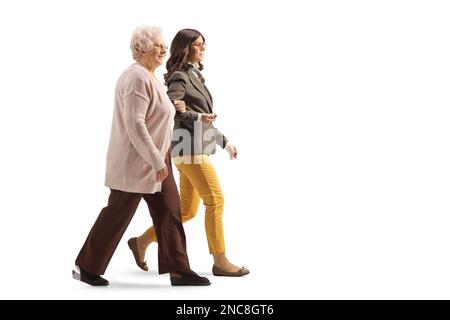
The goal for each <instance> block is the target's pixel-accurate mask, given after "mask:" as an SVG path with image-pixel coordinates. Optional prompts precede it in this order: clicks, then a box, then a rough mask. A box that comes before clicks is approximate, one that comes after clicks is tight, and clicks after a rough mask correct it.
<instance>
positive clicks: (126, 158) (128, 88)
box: [105, 63, 175, 193]
mask: <svg viewBox="0 0 450 320" xmlns="http://www.w3.org/2000/svg"><path fill="white" fill-rule="evenodd" d="M174 115H175V108H174V107H173V104H172V102H171V101H170V99H169V97H168V96H167V94H166V90H165V89H164V87H163V86H162V85H161V83H160V82H159V81H158V80H157V79H156V78H154V76H152V75H151V74H150V72H149V71H148V70H147V69H145V68H144V67H143V66H142V65H140V64H138V63H134V64H132V65H131V66H129V67H128V68H127V69H126V70H125V71H124V72H123V73H122V75H121V76H120V78H119V80H118V81H117V85H116V92H115V105H114V114H113V121H112V127H111V137H110V141H109V148H108V154H107V161H106V178H105V185H106V186H107V187H109V188H111V189H116V190H121V191H126V192H135V193H155V192H159V191H161V182H156V172H157V171H158V170H161V169H162V168H164V167H165V159H166V155H167V152H168V150H169V147H170V141H171V138H172V130H173V125H174V120H173V119H174Z"/></svg>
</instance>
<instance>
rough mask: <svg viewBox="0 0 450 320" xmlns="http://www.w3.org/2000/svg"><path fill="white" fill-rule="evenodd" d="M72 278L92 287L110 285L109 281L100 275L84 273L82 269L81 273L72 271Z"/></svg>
mask: <svg viewBox="0 0 450 320" xmlns="http://www.w3.org/2000/svg"><path fill="white" fill-rule="evenodd" d="M72 278H74V279H75V280H80V281H81V282H84V283H87V284H90V285H91V286H96V287H100V286H108V285H109V282H108V280H106V279H104V278H102V277H100V276H98V275H95V274H92V273H89V272H87V271H84V270H83V269H81V268H80V269H79V271H78V270H72Z"/></svg>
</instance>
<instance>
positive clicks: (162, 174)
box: [156, 167, 169, 182]
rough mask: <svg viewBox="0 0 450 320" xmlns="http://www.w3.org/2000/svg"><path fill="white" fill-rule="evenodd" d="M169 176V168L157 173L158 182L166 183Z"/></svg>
mask: <svg viewBox="0 0 450 320" xmlns="http://www.w3.org/2000/svg"><path fill="white" fill-rule="evenodd" d="M168 175H169V170H167V167H164V168H162V169H161V170H159V171H158V172H156V181H158V182H159V181H164V179H166V178H167V176H168Z"/></svg>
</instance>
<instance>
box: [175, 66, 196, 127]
mask: <svg viewBox="0 0 450 320" xmlns="http://www.w3.org/2000/svg"><path fill="white" fill-rule="evenodd" d="M188 81H189V80H188V79H187V76H186V74H185V73H184V72H180V71H175V72H174V73H172V75H171V76H170V77H169V79H168V80H167V88H168V89H167V95H168V96H169V98H170V100H183V98H184V96H185V94H186V84H187V82H188ZM199 118H200V116H199V113H198V112H195V111H192V110H186V112H179V111H177V112H176V114H175V119H177V120H181V121H198V119H199Z"/></svg>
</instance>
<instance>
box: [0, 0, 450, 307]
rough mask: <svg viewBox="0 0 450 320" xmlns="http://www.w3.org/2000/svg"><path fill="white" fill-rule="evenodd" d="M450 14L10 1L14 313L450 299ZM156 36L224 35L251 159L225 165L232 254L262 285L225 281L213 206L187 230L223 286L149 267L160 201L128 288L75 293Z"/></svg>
mask: <svg viewBox="0 0 450 320" xmlns="http://www.w3.org/2000/svg"><path fill="white" fill-rule="evenodd" d="M449 16H450V5H449V4H448V2H447V1H411V0H409V1H394V0H389V1H383V0H381V1H380V0H378V1H356V0H355V1H281V0H279V1H270V2H269V1H227V2H217V1H131V0H127V1H80V0H77V1H56V0H55V1H49V0H40V1H31V0H30V1H25V0H22V1H21V0H15V1H2V2H1V3H0V41H1V48H0V142H1V156H0V164H1V166H0V177H1V184H0V188H1V190H0V213H1V224H0V226H1V232H0V259H1V260H0V262H1V263H0V264H1V267H0V298H7V299H12V298H27V299H28V298H33V299H34V298H39V299H46V298H57V299H66V298H83V299H110V298H114V299H116V298H124V299H128V298H137V299H219V298H220V299H417V298H425V299H434V298H437V299H449V298H450V293H449V288H450V279H449V270H450V258H449V248H448V245H449V240H450V239H449V238H450V233H449V223H450V217H449V213H450V210H449V209H450V203H449V192H450V151H449V145H448V142H449V137H450V126H449V120H450V119H449V118H450V109H449V107H450V95H449V84H450V59H449V57H450V44H449V43H450V42H449V36H450V34H449V33H450V19H449ZM142 24H153V25H159V26H161V27H162V28H163V29H164V37H165V40H166V41H167V43H168V44H170V41H171V39H172V38H173V36H174V34H175V33H176V31H178V30H179V29H181V28H186V27H191V28H196V29H198V30H200V31H201V32H202V33H203V34H204V35H205V37H206V42H207V51H206V54H205V55H206V56H205V61H204V64H205V66H206V68H205V70H204V74H205V77H206V79H207V85H208V86H209V88H210V89H211V92H212V94H213V96H214V99H215V112H216V113H217V114H218V115H219V118H218V120H217V122H216V125H217V127H218V128H220V129H221V130H222V131H223V132H224V133H225V134H226V135H227V136H228V137H229V138H230V139H231V140H232V141H233V142H234V143H235V144H236V145H237V147H238V149H239V152H240V153H239V159H238V160H237V161H229V160H228V158H227V154H226V153H225V152H224V151H219V152H218V153H217V154H216V155H215V156H214V157H213V161H214V163H215V165H216V168H217V171H218V173H219V177H220V181H221V183H222V187H223V190H224V193H225V201H226V205H225V212H224V223H225V235H226V243H227V249H228V254H229V256H230V258H231V260H232V261H233V262H235V263H237V264H239V265H245V266H247V267H248V268H249V269H250V270H251V274H250V275H249V276H248V277H245V278H241V279H230V278H217V277H213V276H212V275H211V266H212V260H211V257H210V256H209V254H208V249H207V243H206V237H205V233H204V222H203V219H204V211H203V208H201V210H200V211H199V213H198V217H197V218H196V219H194V220H192V221H191V222H188V223H187V224H186V225H185V229H186V234H187V241H188V252H189V256H190V261H191V265H192V268H193V269H194V270H196V271H198V272H199V273H201V274H203V275H206V276H208V277H210V279H211V281H212V282H213V284H212V286H210V287H207V288H204V287H202V288H172V287H170V285H169V279H168V276H167V275H164V276H158V275H157V271H156V266H157V252H156V247H155V246H154V245H153V246H152V247H151V248H150V249H149V251H148V253H147V260H148V261H149V265H150V267H151V271H150V272H149V273H144V272H142V271H140V270H139V269H137V267H136V266H135V264H134V260H133V257H132V255H131V252H130V251H129V249H128V247H127V245H126V240H127V239H128V238H129V237H132V236H136V235H139V234H141V233H142V232H143V231H144V230H145V229H146V228H147V227H148V226H149V225H150V224H151V220H150V218H149V214H148V211H147V208H146V206H145V205H144V203H142V204H141V206H140V207H139V209H138V211H137V212H136V215H135V218H134V219H133V221H132V222H131V224H130V226H129V228H128V230H127V232H126V233H125V236H124V238H123V240H122V242H121V243H120V245H119V247H118V248H117V251H116V253H115V255H114V257H113V259H112V261H111V263H110V265H109V268H108V270H107V272H106V275H105V277H106V278H107V279H108V280H110V282H111V286H109V287H107V288H93V287H89V286H87V285H84V284H82V283H80V282H76V281H74V280H72V278H71V268H72V265H73V262H74V259H75V257H76V255H77V254H78V251H79V249H80V248H81V246H82V244H83V242H84V240H85V238H86V236H87V233H88V231H89V229H90V227H91V226H92V224H93V222H94V221H95V218H96V217H97V214H98V213H99V211H100V209H101V208H102V207H103V206H104V205H105V204H106V201H107V197H108V194H109V192H108V189H107V188H105V187H104V186H103V178H104V168H105V155H106V148H107V144H108V139H109V130H110V124H111V117H112V110H113V94H114V86H115V82H116V80H117V77H118V76H119V74H120V73H121V72H122V71H123V69H124V68H126V67H127V66H128V65H129V64H130V63H132V59H131V55H130V51H129V49H128V44H129V38H130V35H131V32H132V31H133V30H134V28H135V27H136V26H139V25H142ZM158 71H159V73H158V74H159V75H160V76H161V75H162V74H163V73H164V72H165V71H164V67H161V68H160V69H159V70H158ZM176 178H177V175H176ZM177 180H178V179H177Z"/></svg>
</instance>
